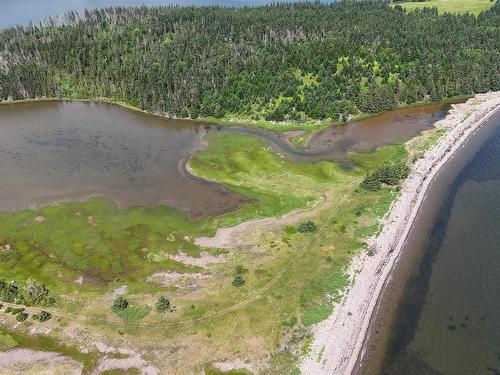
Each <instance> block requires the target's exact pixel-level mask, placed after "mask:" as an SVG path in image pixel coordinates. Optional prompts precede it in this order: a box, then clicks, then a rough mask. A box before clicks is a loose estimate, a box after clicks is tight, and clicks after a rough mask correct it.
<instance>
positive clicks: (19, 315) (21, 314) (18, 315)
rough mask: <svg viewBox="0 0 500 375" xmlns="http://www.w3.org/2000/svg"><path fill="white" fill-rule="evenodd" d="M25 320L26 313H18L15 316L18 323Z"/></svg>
mask: <svg viewBox="0 0 500 375" xmlns="http://www.w3.org/2000/svg"><path fill="white" fill-rule="evenodd" d="M27 318H28V313H25V312H20V313H19V314H17V316H16V320H17V321H18V322H24V321H25V320H26V319H27Z"/></svg>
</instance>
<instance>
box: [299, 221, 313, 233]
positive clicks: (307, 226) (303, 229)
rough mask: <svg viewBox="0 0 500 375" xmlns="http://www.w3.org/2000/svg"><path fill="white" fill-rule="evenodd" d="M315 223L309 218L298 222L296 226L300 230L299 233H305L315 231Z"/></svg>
mask: <svg viewBox="0 0 500 375" xmlns="http://www.w3.org/2000/svg"><path fill="white" fill-rule="evenodd" d="M316 229H317V228H316V224H314V222H313V221H311V220H307V221H306V222H304V223H302V224H300V225H299V226H298V227H297V230H298V231H299V232H300V233H307V232H316Z"/></svg>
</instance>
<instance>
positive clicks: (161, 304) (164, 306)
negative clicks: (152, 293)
mask: <svg viewBox="0 0 500 375" xmlns="http://www.w3.org/2000/svg"><path fill="white" fill-rule="evenodd" d="M169 307H170V301H169V300H168V299H167V298H166V297H164V296H160V298H158V301H157V302H156V304H155V309H156V311H158V312H165V311H167V310H168V308H169Z"/></svg>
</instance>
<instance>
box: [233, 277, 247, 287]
mask: <svg viewBox="0 0 500 375" xmlns="http://www.w3.org/2000/svg"><path fill="white" fill-rule="evenodd" d="M232 284H233V285H234V286H236V287H240V286H242V285H243V284H245V279H244V278H243V276H241V275H236V276H235V277H234V280H233V282H232Z"/></svg>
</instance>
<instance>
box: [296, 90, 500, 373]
mask: <svg viewBox="0 0 500 375" xmlns="http://www.w3.org/2000/svg"><path fill="white" fill-rule="evenodd" d="M499 108H500V92H490V93H487V94H478V95H476V96H475V97H474V98H471V99H469V100H468V101H467V102H466V103H462V104H455V105H453V108H452V109H451V110H450V113H449V114H448V116H447V117H446V118H445V119H443V120H441V121H439V122H438V123H436V127H447V128H449V130H448V132H447V133H446V134H445V135H444V136H443V137H442V138H441V139H440V140H439V142H438V143H437V144H436V145H435V146H434V147H432V149H430V150H429V151H427V152H426V154H425V155H424V157H423V158H422V159H419V160H417V161H416V162H415V163H414V164H413V166H412V170H411V173H410V176H409V177H408V178H407V179H406V181H405V182H404V184H403V187H402V190H401V194H400V196H399V197H398V198H397V199H396V201H395V202H394V203H393V204H392V206H391V209H390V211H389V213H388V215H387V216H386V217H385V218H384V220H383V222H382V224H383V229H382V231H381V232H380V234H379V235H378V236H377V237H376V238H374V239H373V240H372V241H371V243H370V246H371V248H372V249H373V250H374V253H375V255H373V256H371V257H369V256H364V257H362V258H358V259H355V260H354V261H353V262H355V263H356V264H357V265H356V267H350V270H351V277H352V280H353V282H352V284H351V286H350V288H349V290H348V291H347V292H346V294H345V298H344V300H343V302H342V303H341V304H339V305H337V306H335V308H334V311H333V313H332V315H330V317H329V318H328V319H327V320H325V321H323V322H321V323H319V324H317V325H316V326H314V327H313V334H314V340H313V343H312V345H311V350H310V353H309V354H308V355H307V356H306V357H305V358H304V360H303V361H302V363H301V365H300V370H301V373H302V374H304V375H308V374H310V375H323V374H325V375H326V374H328V375H333V374H335V375H337V374H343V375H350V374H352V373H353V371H354V369H355V366H356V365H357V363H358V362H357V361H358V358H360V356H361V354H362V353H363V349H364V343H365V340H366V337H367V334H368V327H369V324H370V321H371V319H372V316H373V313H374V310H375V307H376V304H377V300H378V298H379V296H380V294H381V291H382V289H383V287H384V285H385V284H386V282H387V280H388V279H389V278H390V276H391V274H392V270H393V268H394V265H395V263H396V261H397V259H398V258H399V256H401V250H402V248H403V245H404V243H405V241H406V238H407V236H408V233H409V231H410V229H411V226H412V224H413V222H414V220H415V217H416V215H417V213H418V210H419V208H420V206H421V204H422V202H423V200H424V198H425V195H426V191H427V189H428V187H429V185H430V183H431V181H432V180H433V178H434V177H435V176H436V174H437V173H438V172H439V171H440V169H441V168H442V167H443V165H444V164H445V163H446V161H447V160H448V159H449V158H450V157H451V156H452V155H453V154H454V153H455V152H456V151H457V150H459V149H460V148H461V147H462V146H463V144H464V143H465V142H466V141H467V139H468V138H469V136H470V135H472V134H473V133H474V132H475V131H476V130H477V129H478V128H479V127H480V126H481V125H482V124H483V123H484V122H485V121H486V120H487V119H488V118H489V117H490V116H491V115H493V114H494V113H495V112H496V111H497V110H498V109H499Z"/></svg>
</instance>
